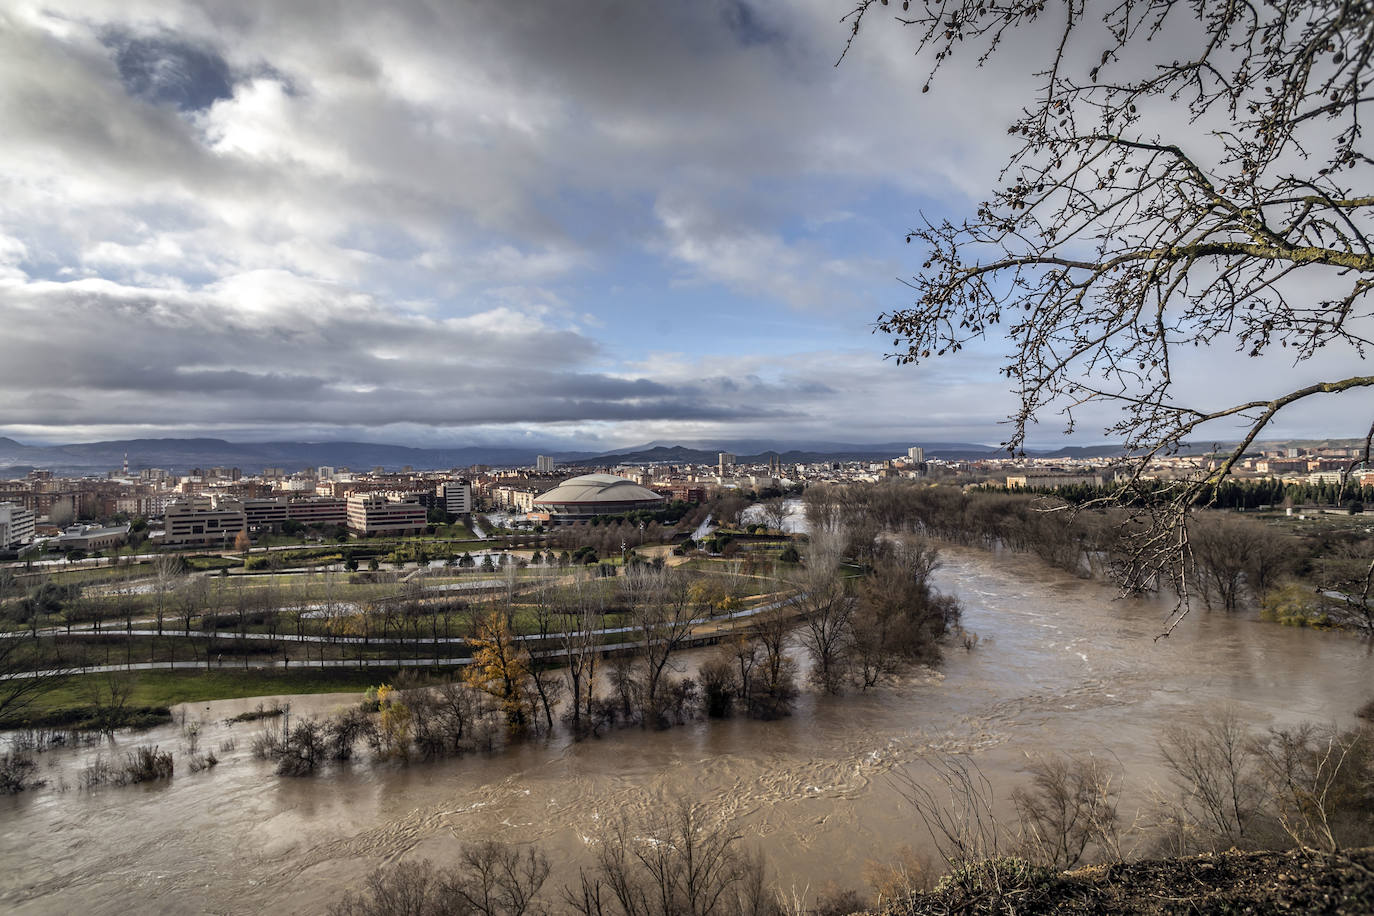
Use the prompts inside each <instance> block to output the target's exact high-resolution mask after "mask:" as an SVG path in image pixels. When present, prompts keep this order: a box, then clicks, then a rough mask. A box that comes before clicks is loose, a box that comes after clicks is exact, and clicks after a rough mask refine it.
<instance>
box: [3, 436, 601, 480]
mask: <svg viewBox="0 0 1374 916" xmlns="http://www.w3.org/2000/svg"><path fill="white" fill-rule="evenodd" d="M125 454H127V455H128V456H129V467H130V469H131V470H139V469H141V468H150V467H151V468H164V469H166V470H168V471H172V472H174V473H185V472H186V471H188V470H190V469H191V468H195V467H200V468H208V467H216V466H222V467H237V468H240V469H242V470H243V471H244V472H245V473H250V474H254V473H258V472H260V471H261V470H262V469H263V468H265V467H281V468H285V469H286V470H287V471H299V470H301V469H302V468H306V467H318V466H320V465H331V466H334V467H348V468H352V469H353V470H367V469H369V468H373V467H377V466H381V467H384V468H387V469H389V470H395V469H398V468H402V467H405V466H406V465H409V466H410V467H413V468H415V469H416V470H442V469H445V468H452V467H467V466H469V465H473V464H489V465H496V466H523V465H532V464H534V459H535V456H536V455H537V454H539V450H538V449H535V448H529V447H515V446H500V445H496V446H481V445H475V446H466V447H461V448H411V447H407V446H401V445H383V444H377V443H372V442H229V441H226V440H224V439H119V440H113V441H108V442H84V443H75V444H70V445H51V446H40V445H24V444H23V443H20V442H16V441H15V440H13V439H9V438H0V468H5V467H7V466H8V467H9V468H11V469H12V470H18V469H21V468H22V469H24V470H25V471H27V470H28V469H29V468H34V467H39V468H48V469H50V470H52V471H54V472H55V473H66V474H73V473H75V474H101V473H104V472H106V471H110V470H115V469H118V468H119V467H120V466H121V465H122V464H123V462H124V456H125ZM544 454H548V452H544ZM587 454H588V453H587V452H574V453H567V454H566V455H563V456H559V455H557V454H555V457H567V458H582V457H586V455H587Z"/></svg>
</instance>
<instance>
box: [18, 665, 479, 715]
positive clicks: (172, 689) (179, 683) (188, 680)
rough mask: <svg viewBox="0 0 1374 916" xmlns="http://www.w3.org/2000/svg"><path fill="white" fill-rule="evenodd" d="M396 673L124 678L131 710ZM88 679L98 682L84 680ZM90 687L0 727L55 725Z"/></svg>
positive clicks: (426, 672) (430, 674)
mask: <svg viewBox="0 0 1374 916" xmlns="http://www.w3.org/2000/svg"><path fill="white" fill-rule="evenodd" d="M456 670H457V669H447V668H426V669H422V670H419V671H417V670H416V669H409V668H408V669H405V671H404V674H405V676H407V677H415V676H421V677H424V678H428V679H433V680H445V679H447V678H448V677H450V676H456V675H455V674H454V672H455V671H456ZM398 673H400V672H399V670H398V669H395V668H366V669H357V668H325V669H316V670H313V671H311V670H306V669H301V670H299V671H273V670H261V669H249V670H247V671H244V670H243V669H241V668H240V669H229V668H225V669H217V670H214V671H133V672H130V673H129V674H127V675H120V676H121V677H127V678H129V679H131V680H132V681H133V688H132V691H131V693H130V695H129V700H128V705H129V706H130V707H164V706H168V707H169V706H175V705H177V704H179V703H204V702H206V701H209V700H229V699H237V698H241V697H266V696H283V695H290V694H297V693H353V692H357V693H362V692H363V691H365V690H366V689H367V688H368V687H372V686H375V685H377V684H386V683H391V682H393V681H395V680H396V678H397V676H398ZM86 677H88V678H91V677H101V675H87V676H86ZM89 690H90V688H89V687H88V686H87V685H86V684H85V683H84V679H83V678H79V677H78V678H72V679H70V680H69V681H68V682H67V683H65V684H63V685H62V686H60V687H58V688H57V689H55V690H52V691H50V692H48V693H45V694H43V695H42V696H40V697H39V698H38V699H37V700H35V701H34V702H33V703H32V704H31V705H30V706H29V707H28V709H27V710H25V712H24V714H23V716H22V718H14V719H7V720H4V721H0V728H16V727H23V726H25V725H28V726H34V727H38V726H43V725H49V724H57V723H61V722H64V721H66V720H68V719H69V717H70V713H71V712H72V711H73V710H80V709H84V708H87V707H89V706H90V703H91V700H90V693H89Z"/></svg>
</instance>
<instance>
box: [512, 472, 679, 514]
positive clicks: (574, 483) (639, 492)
mask: <svg viewBox="0 0 1374 916" xmlns="http://www.w3.org/2000/svg"><path fill="white" fill-rule="evenodd" d="M652 502H663V497H662V496H659V495H658V494H657V493H655V492H654V491H653V490H648V489H645V488H644V487H641V486H640V485H639V484H637V483H635V482H634V481H633V480H626V479H625V478H624V477H615V476H613V475H611V474H583V475H582V476H581V477H574V478H573V479H571V480H565V481H563V482H562V483H561V484H559V485H558V486H556V487H554V488H553V489H552V490H550V491H548V492H547V493H544V494H541V495H540V496H538V497H537V498H536V499H535V500H534V504H535V505H536V506H539V505H559V506H566V505H570V504H577V505H596V504H598V503H652Z"/></svg>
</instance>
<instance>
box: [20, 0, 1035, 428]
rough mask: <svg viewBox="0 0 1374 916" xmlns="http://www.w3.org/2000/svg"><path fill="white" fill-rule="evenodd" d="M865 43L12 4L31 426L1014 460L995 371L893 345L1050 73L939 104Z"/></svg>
mask: <svg viewBox="0 0 1374 916" xmlns="http://www.w3.org/2000/svg"><path fill="white" fill-rule="evenodd" d="M844 38H845V27H844V26H843V25H842V24H841V23H839V22H838V21H837V11H836V8H835V6H834V5H833V3H831V2H829V0H794V2H791V3H785V4H775V3H763V2H744V0H707V2H702V3H690V4H682V3H674V2H670V0H652V2H642V3H624V2H619V0H578V2H575V3H570V4H565V5H563V6H561V7H560V8H559V10H558V11H557V13H551V12H549V11H547V10H545V9H543V8H540V7H531V6H528V5H521V4H512V3H508V2H503V0H469V2H465V3H461V4H434V3H428V2H422V0H413V2H410V0H398V2H396V3H388V4H376V3H373V2H367V0H330V2H328V3H326V2H322V0H301V2H292V3H280V2H273V0H242V2H236V3H232V4H218V3H210V2H201V0H19V2H16V3H12V4H9V5H8V6H7V8H6V10H5V11H4V12H0V123H3V124H4V125H5V156H4V159H3V161H0V331H2V333H0V397H3V399H4V403H5V405H6V408H5V411H4V413H3V414H0V424H4V427H5V428H7V429H11V430H23V431H25V432H26V433H34V432H36V433H37V434H40V435H42V436H43V437H45V438H49V439H53V438H62V437H63V436H64V430H66V431H71V434H72V435H79V434H88V433H90V432H91V431H95V430H103V431H110V430H115V429H138V430H144V431H146V430H153V429H163V430H194V429H203V430H208V429H218V430H223V429H232V430H251V431H253V432H254V433H255V434H259V433H262V432H264V431H270V430H273V429H275V430H280V431H281V434H282V435H292V434H296V433H299V432H300V431H302V430H309V431H311V433H312V434H314V435H318V434H320V432H321V431H327V430H329V429H339V430H358V429H365V430H373V431H377V430H392V431H395V432H396V434H397V435H405V436H409V437H412V438H417V437H418V438H424V437H426V436H432V435H445V436H453V437H462V436H469V435H471V436H494V435H497V434H498V433H499V434H502V435H509V436H525V435H529V434H533V433H531V430H533V431H535V432H537V433H539V434H542V435H547V436H550V437H555V438H558V437H562V439H561V440H560V441H573V440H574V439H577V438H578V437H582V438H583V439H585V440H588V441H597V442H604V441H610V440H612V439H615V438H617V437H621V439H622V441H625V440H628V439H631V438H640V437H642V436H644V434H645V433H646V432H651V431H652V432H654V433H655V434H656V435H657V434H658V433H662V434H663V437H671V436H673V435H677V434H681V435H683V436H686V435H689V434H693V433H698V432H700V433H706V432H709V433H710V434H711V435H733V434H735V433H736V432H739V433H740V434H744V433H746V432H747V433H748V434H751V435H768V434H771V433H789V434H790V433H792V432H802V431H804V432H805V433H806V434H808V435H811V434H813V433H814V434H815V435H818V436H819V435H822V434H824V438H827V439H836V438H846V437H851V438H852V437H863V438H873V437H880V438H886V437H889V436H895V435H897V434H898V433H903V434H904V433H905V431H910V430H917V431H923V430H928V431H930V433H931V434H932V435H934V434H935V433H936V432H938V431H939V430H942V429H943V430H946V431H947V432H948V433H949V435H951V436H954V435H956V434H957V437H962V438H981V439H995V438H997V436H998V434H999V428H998V426H997V425H996V424H997V420H998V418H1000V417H1001V416H1002V415H1003V414H1004V413H1005V412H1006V408H1007V395H1006V393H1005V391H1004V390H1002V389H1001V388H1000V386H999V383H997V382H996V380H995V378H994V376H993V374H992V373H991V371H990V370H991V367H992V365H993V363H992V362H990V361H989V362H987V363H982V362H978V361H976V360H975V361H974V363H973V364H972V365H971V366H970V368H968V369H960V370H957V372H956V371H953V370H950V369H948V368H945V367H930V368H923V369H921V370H919V371H915V372H913V371H911V370H896V369H895V367H893V366H891V365H889V364H884V363H883V362H882V360H881V355H882V354H881V351H880V350H879V349H877V348H875V347H874V346H873V345H872V341H871V340H870V339H869V338H868V325H869V323H870V322H871V320H872V318H873V316H874V315H875V314H876V313H877V312H879V311H882V310H885V309H890V308H891V307H893V306H894V305H900V304H902V303H903V302H904V301H905V299H906V297H905V295H904V290H903V289H902V288H901V287H900V286H899V285H898V284H897V283H896V281H895V280H894V279H893V278H894V277H896V276H898V275H901V274H903V273H907V272H909V266H908V268H906V269H903V267H902V265H903V263H904V260H906V259H909V258H910V255H911V253H910V252H908V251H907V250H905V249H904V246H902V245H901V244H900V241H901V236H902V233H903V231H904V230H905V229H906V228H908V227H909V226H910V224H911V223H912V222H913V221H914V220H915V218H916V217H915V214H916V211H917V210H919V209H921V208H929V209H933V210H935V211H937V212H938V211H940V210H941V209H942V208H948V207H953V206H957V207H963V206H965V205H966V204H967V202H968V199H969V198H970V197H973V196H976V195H977V194H978V193H979V192H980V190H981V189H982V188H984V187H986V186H987V185H988V183H989V182H990V181H992V180H993V178H994V176H995V175H996V171H997V168H998V166H999V165H1000V164H1001V163H1002V161H1003V160H1004V158H1005V155H1006V152H1007V149H1008V143H1009V141H1008V139H1007V138H1006V136H1005V134H1004V132H1003V128H1004V125H1005V124H1006V123H1007V121H1008V120H1010V119H1011V117H1013V116H1014V114H1015V112H1016V111H1017V108H1018V106H1019V104H1020V102H1021V99H1020V98H1019V97H1018V96H1017V94H1016V93H1015V92H1007V91H1006V87H1007V86H1008V85H1019V84H1012V83H1010V82H1009V81H1010V80H1011V79H1012V77H1011V76H1009V74H1012V73H1015V74H1016V77H1015V78H1016V79H1024V73H1025V72H1028V71H1027V69H1026V67H1025V66H1024V64H1025V63H1026V60H1022V59H1018V58H1017V57H1016V56H1015V55H1014V54H1003V55H999V57H998V58H997V59H995V61H994V65H993V66H992V67H989V68H983V69H980V68H977V67H975V66H973V62H972V61H964V60H956V61H953V62H952V64H951V66H950V68H949V69H947V71H946V72H945V73H944V74H943V75H942V77H941V79H942V80H943V85H945V86H946V87H948V89H949V91H942V92H932V93H931V94H929V95H928V96H923V95H921V94H920V93H919V91H918V88H917V87H919V85H920V82H921V79H922V77H923V75H924V74H923V72H922V71H921V70H920V69H919V65H918V64H917V63H916V62H915V61H914V60H913V59H912V56H911V50H912V44H911V38H910V36H909V35H907V34H905V33H904V30H903V29H901V28H895V27H894V28H882V29H877V28H875V29H872V30H870V32H869V34H868V35H866V36H865V37H864V38H863V40H862V41H861V42H860V43H859V44H858V45H856V47H855V49H854V51H853V52H852V53H851V54H850V56H849V57H848V58H847V59H846V61H845V62H844V64H843V65H842V66H840V67H838V68H837V67H835V66H833V64H834V62H835V59H836V57H837V56H838V54H839V50H840V48H841V47H842V45H843V40H844ZM1033 50H1034V49H1031V50H1027V51H1025V52H1024V53H1023V54H1022V57H1023V58H1025V57H1027V56H1028V55H1029V54H1030V53H1031V52H1032V51H1033ZM799 311H801V312H803V313H804V314H803V315H800V316H799V315H798V314H797V313H798V312H799ZM665 349H666V350H668V351H669V352H667V353H662V354H659V356H660V357H661V358H659V359H647V358H645V353H647V352H650V351H654V350H665ZM975 369H976V370H977V371H980V372H981V371H983V370H989V372H988V375H986V376H982V375H975V374H973V373H974V370H975ZM673 430H677V431H678V433H673V432H671V431H673ZM978 430H981V431H982V432H981V433H978V432H977V431H978ZM436 431H437V432H436Z"/></svg>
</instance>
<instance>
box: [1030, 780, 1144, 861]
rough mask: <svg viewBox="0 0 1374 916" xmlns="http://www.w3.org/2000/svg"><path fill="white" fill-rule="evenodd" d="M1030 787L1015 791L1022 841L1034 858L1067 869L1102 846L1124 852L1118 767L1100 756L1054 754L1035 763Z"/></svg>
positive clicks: (1105, 848)
mask: <svg viewBox="0 0 1374 916" xmlns="http://www.w3.org/2000/svg"><path fill="white" fill-rule="evenodd" d="M1029 770H1030V776H1031V783H1030V786H1029V787H1018V788H1016V789H1014V790H1012V795H1011V798H1012V802H1013V803H1014V804H1015V805H1016V813H1017V816H1018V817H1019V818H1020V821H1021V843H1022V845H1023V846H1024V847H1025V849H1026V851H1027V852H1028V853H1029V854H1030V858H1032V859H1033V860H1034V861H1037V862H1039V863H1040V864H1042V865H1046V866H1049V867H1051V868H1055V869H1059V870H1061V871H1062V870H1065V869H1070V868H1073V867H1074V866H1075V865H1077V864H1078V863H1079V862H1080V861H1082V859H1083V856H1084V853H1086V852H1087V850H1088V848H1089V847H1090V846H1092V845H1094V844H1095V845H1097V846H1098V847H1099V848H1101V849H1102V850H1104V851H1105V852H1106V853H1107V854H1108V855H1115V856H1116V857H1118V858H1119V856H1120V844H1119V843H1118V842H1117V835H1118V827H1119V823H1120V818H1119V816H1118V814H1117V803H1118V801H1119V799H1120V795H1121V790H1120V787H1119V785H1117V780H1116V778H1115V777H1116V773H1115V770H1114V769H1113V768H1112V767H1111V766H1109V765H1108V764H1107V763H1106V762H1105V761H1104V760H1102V759H1101V758H1100V757H1086V758H1082V759H1076V758H1073V757H1065V756H1053V757H1047V758H1044V759H1041V760H1036V761H1034V762H1033V763H1032V764H1031V765H1030V768H1029Z"/></svg>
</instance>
